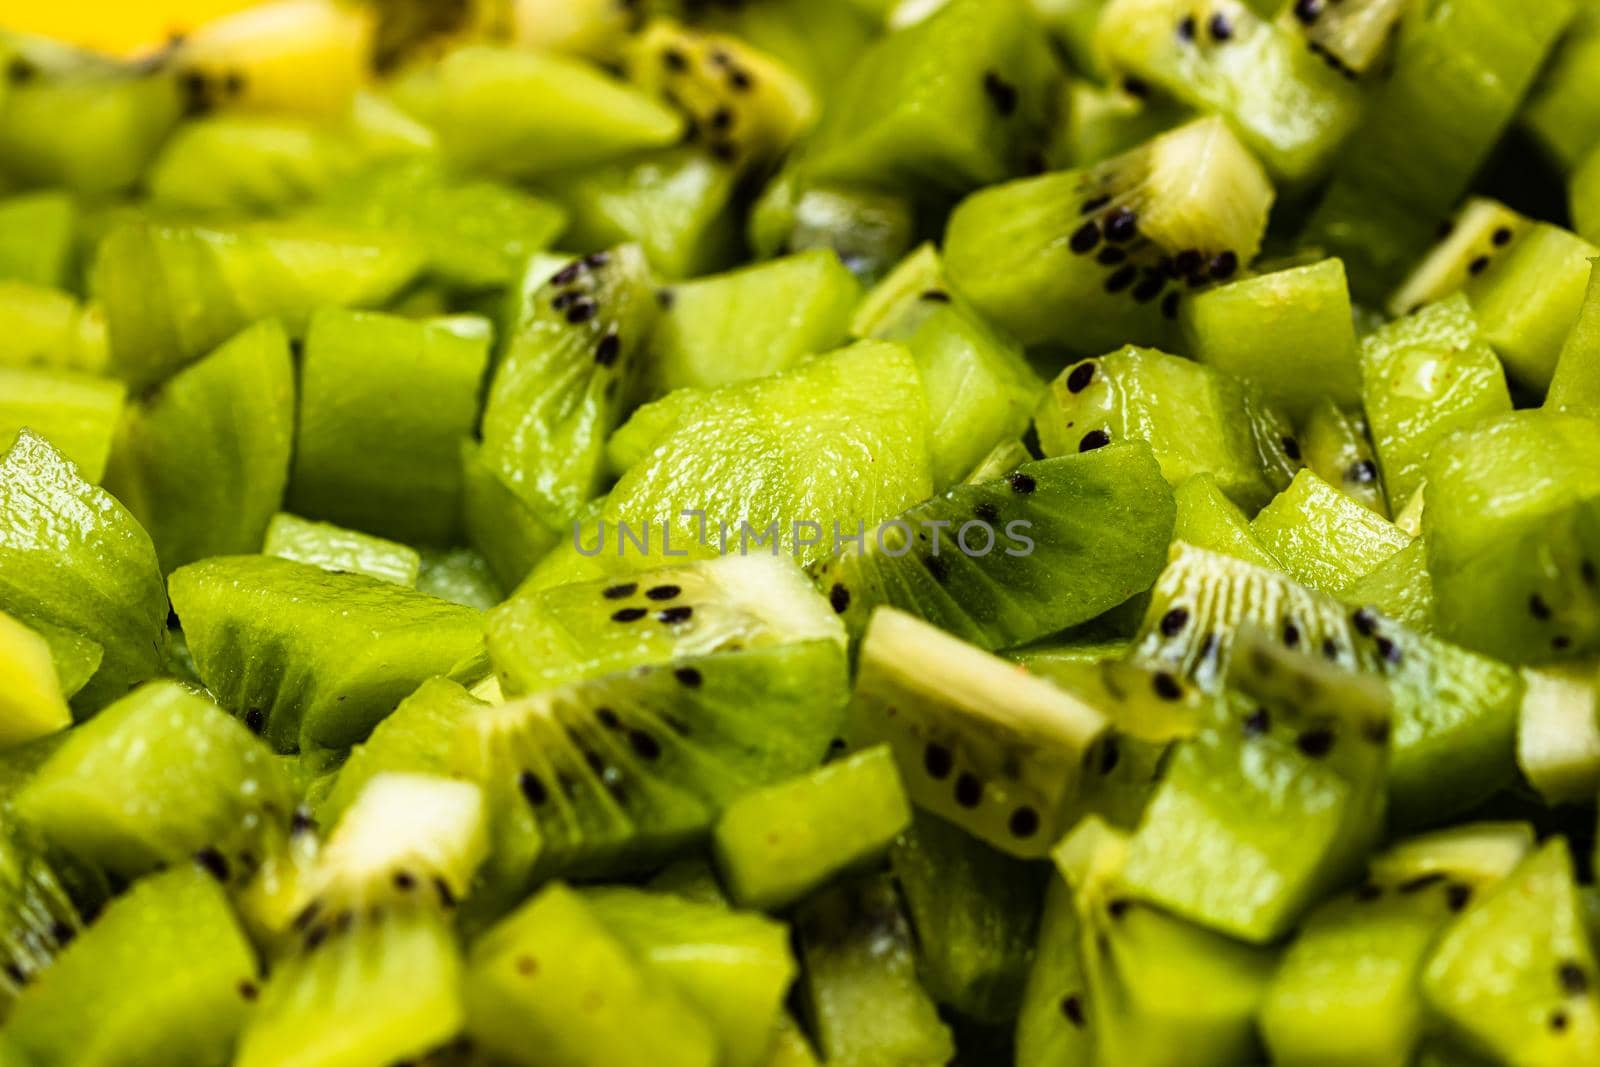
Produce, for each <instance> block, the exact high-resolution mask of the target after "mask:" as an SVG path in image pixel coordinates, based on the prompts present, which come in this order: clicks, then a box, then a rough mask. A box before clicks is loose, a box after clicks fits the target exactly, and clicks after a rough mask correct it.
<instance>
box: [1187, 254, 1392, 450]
mask: <svg viewBox="0 0 1600 1067" xmlns="http://www.w3.org/2000/svg"><path fill="white" fill-rule="evenodd" d="M1183 329H1184V334H1185V336H1186V337H1187V339H1188V349H1189V352H1190V353H1191V354H1192V355H1193V356H1194V358H1195V359H1197V360H1199V361H1200V362H1201V363H1204V364H1206V365H1207V366H1211V367H1215V368H1217V369H1218V370H1221V371H1225V372H1227V373H1228V374H1231V375H1233V376H1234V377H1235V378H1239V379H1242V380H1244V381H1247V382H1249V383H1250V384H1252V385H1254V386H1255V387H1256V388H1257V389H1258V390H1260V391H1261V394H1262V395H1263V396H1264V397H1266V399H1267V400H1268V402H1270V403H1272V404H1275V405H1277V406H1278V407H1279V408H1281V409H1282V410H1283V412H1284V414H1286V415H1288V416H1289V417H1290V418H1291V419H1294V420H1295V421H1296V422H1299V421H1300V420H1302V419H1304V418H1306V416H1307V415H1308V414H1309V413H1310V412H1311V410H1312V409H1313V408H1314V407H1315V406H1316V404H1317V402H1318V401H1320V400H1323V399H1331V400H1333V401H1334V402H1335V403H1338V404H1345V405H1350V404H1355V403H1358V402H1359V401H1360V400H1361V362H1360V359H1359V354H1358V350H1357V348H1356V333H1355V324H1354V319H1353V318H1352V317H1351V312H1350V290H1349V286H1348V283H1347V282H1346V281H1345V276H1344V264H1343V263H1341V262H1339V261H1338V260H1337V259H1325V260H1323V261H1322V262H1321V263H1316V264H1312V265H1311V266H1308V267H1292V268H1290V269H1288V270H1281V271H1274V272H1272V273H1271V274H1262V275H1259V276H1257V277H1255V278H1247V279H1245V280H1244V281H1238V282H1233V283H1231V284H1229V285H1224V286H1222V287H1220V288H1217V289H1212V290H1209V291H1207V292H1203V293H1198V294H1196V295H1195V296H1194V297H1193V298H1191V299H1190V300H1189V301H1188V302H1186V303H1185V304H1184V306H1183Z"/></svg>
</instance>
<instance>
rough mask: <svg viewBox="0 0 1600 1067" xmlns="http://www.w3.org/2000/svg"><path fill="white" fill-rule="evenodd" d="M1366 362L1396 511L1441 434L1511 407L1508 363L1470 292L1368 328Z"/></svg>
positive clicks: (1382, 462)
mask: <svg viewBox="0 0 1600 1067" xmlns="http://www.w3.org/2000/svg"><path fill="white" fill-rule="evenodd" d="M1361 365H1362V372H1363V374H1364V376H1365V384H1364V386H1363V398H1364V399H1363V404H1364V407H1365V410H1366V415H1367V422H1368V424H1369V426H1370V427H1371V431H1372V443H1373V447H1374V448H1375V449H1376V450H1377V453H1378V465H1379V467H1380V468H1381V469H1382V472H1383V484H1384V488H1385V490H1387V492H1388V496H1389V507H1390V509H1391V510H1392V511H1393V512H1395V513H1396V514H1398V513H1399V512H1400V511H1401V509H1402V508H1404V507H1405V504H1406V502H1407V501H1408V500H1410V499H1411V497H1412V495H1413V494H1414V493H1416V492H1417V490H1418V489H1419V488H1421V486H1422V480H1423V464H1424V463H1425V462H1426V461H1427V459H1428V457H1429V456H1430V455H1432V454H1433V453H1434V451H1435V450H1436V449H1437V448H1438V447H1439V445H1440V443H1441V442H1443V441H1444V440H1445V439H1446V438H1448V437H1449V436H1450V435H1451V434H1452V433H1454V432H1455V431H1456V430H1462V429H1465V428H1467V427H1469V426H1472V425H1474V424H1476V423H1479V422H1481V421H1483V420H1484V419H1487V418H1490V417H1492V416H1496V415H1504V414H1509V413H1510V411H1511V393H1510V390H1509V389H1508V388H1507V386H1506V377H1505V371H1504V370H1503V369H1502V367H1501V365H1500V361H1499V359H1497V358H1496V356H1495V354H1494V351H1493V349H1491V348H1490V347H1489V345H1488V342H1487V341H1486V340H1485V338H1484V336H1483V333H1482V331H1481V330H1480V328H1479V326H1478V320H1477V318H1476V316H1475V315H1474V313H1473V310H1472V308H1471V306H1470V305H1469V304H1468V302H1467V299H1466V298H1465V297H1464V296H1459V295H1457V296H1452V297H1449V298H1447V299H1445V300H1443V301H1441V302H1439V303H1437V304H1433V305H1431V306H1429V307H1425V308H1423V309H1422V310H1420V311H1418V312H1417V313H1416V314H1415V315H1410V316H1408V317H1406V318H1402V319H1397V320H1396V321H1394V322H1392V323H1390V324H1389V325H1387V326H1385V327H1383V328H1382V329H1380V330H1378V331H1377V332H1376V333H1374V334H1371V335H1370V336H1368V337H1367V338H1366V339H1365V340H1363V341H1362V343H1361Z"/></svg>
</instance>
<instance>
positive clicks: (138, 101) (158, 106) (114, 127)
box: [0, 33, 182, 198]
mask: <svg viewBox="0 0 1600 1067" xmlns="http://www.w3.org/2000/svg"><path fill="white" fill-rule="evenodd" d="M0 49H3V50H4V51H5V52H7V53H10V59H9V60H8V61H7V75H8V76H7V81H8V83H9V84H8V85H7V86H6V89H5V90H4V91H0V175H3V176H5V177H9V178H11V179H12V180H13V181H15V182H16V183H18V184H20V185H23V186H55V187H59V188H63V189H66V190H68V191H70V192H73V193H75V194H78V195H81V196H85V197H96V198H98V197H106V196H110V195H113V194H116V193H120V192H124V191H126V190H128V189H130V188H132V187H133V186H134V185H135V184H136V183H137V182H138V181H139V178H140V176H141V175H142V174H143V173H144V169H145V166H146V165H147V164H148V163H149V161H150V158H151V157H152V156H153V155H154V154H155V152H156V150H157V149H158V148H159V147H160V145H161V142H162V141H163V140H164V139H165V138H166V136H167V134H168V133H170V132H171V130H172V128H173V126H175V125H176V124H177V122H178V119H179V115H180V112H181V109H182V105H181V102H180V96H179V93H178V89H177V86H176V85H175V84H174V81H173V79H172V78H171V76H170V75H168V74H167V72H165V71H162V70H159V69H157V70H151V69H148V68H144V69H141V68H140V66H138V65H134V64H124V63H120V62H117V61H114V60H111V59H107V58H105V57H102V56H98V55H95V54H93V53H90V52H86V51H80V50H78V49H76V48H73V47H71V46H69V45H64V44H59V43H56V42H54V41H48V40H45V39H44V38H39V37H28V36H24V35H21V34H13V33H7V34H6V35H5V36H4V37H3V38H0ZM19 75H20V76H19ZM69 130H70V131H71V136H63V133H64V131H69Z"/></svg>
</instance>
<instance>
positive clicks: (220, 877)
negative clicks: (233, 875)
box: [194, 847, 228, 882]
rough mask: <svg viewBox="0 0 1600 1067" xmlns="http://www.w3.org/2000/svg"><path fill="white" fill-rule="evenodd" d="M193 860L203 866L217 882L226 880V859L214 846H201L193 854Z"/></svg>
mask: <svg viewBox="0 0 1600 1067" xmlns="http://www.w3.org/2000/svg"><path fill="white" fill-rule="evenodd" d="M194 861H195V862H196V863H198V864H199V865H200V866H201V867H204V868H205V871H206V873H207V874H209V875H210V876H211V877H213V878H215V879H216V880H217V881H219V882H226V881H227V880H228V859H227V857H226V856H224V855H223V854H222V853H220V852H218V851H217V850H216V849H214V848H209V847H208V848H203V849H201V850H200V851H199V852H196V853H195V854H194Z"/></svg>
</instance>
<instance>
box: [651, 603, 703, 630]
mask: <svg viewBox="0 0 1600 1067" xmlns="http://www.w3.org/2000/svg"><path fill="white" fill-rule="evenodd" d="M693 614H694V609H693V608H691V607H689V606H688V605H686V604H680V605H678V606H677V607H675V608H667V609H666V610H664V611H658V612H656V621H657V622H659V623H664V624H666V625H668V626H671V625H674V624H676V623H680V622H688V621H689V618H690V616H692V615H693Z"/></svg>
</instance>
